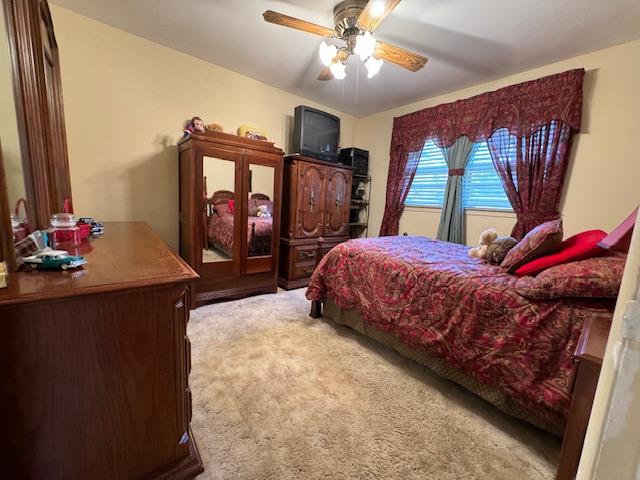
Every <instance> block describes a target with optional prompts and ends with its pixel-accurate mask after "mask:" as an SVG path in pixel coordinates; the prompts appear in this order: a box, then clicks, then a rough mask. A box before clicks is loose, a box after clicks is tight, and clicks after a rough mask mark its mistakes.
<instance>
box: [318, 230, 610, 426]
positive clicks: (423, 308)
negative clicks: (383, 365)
mask: <svg viewBox="0 0 640 480" xmlns="http://www.w3.org/2000/svg"><path fill="white" fill-rule="evenodd" d="M516 280H517V277H515V276H514V275H510V274H507V273H506V272H505V271H504V270H503V269H502V268H500V267H497V266H493V265H489V264H486V263H484V262H482V261H480V260H477V259H473V258H470V257H469V256H468V255H467V248H466V247H464V246H462V245H457V244H452V243H447V242H440V241H437V240H430V239H428V238H424V237H382V238H372V239H359V240H351V241H348V242H345V243H342V244H340V245H338V246H336V247H335V248H334V249H332V250H331V251H330V252H329V253H328V254H327V255H326V256H325V257H324V258H323V260H322V261H321V262H320V264H319V265H318V267H317V268H316V271H315V272H314V273H313V276H312V277H311V282H310V284H309V288H308V290H307V293H306V295H307V298H308V299H309V300H323V299H325V298H331V299H333V300H334V301H335V302H336V304H337V305H338V306H340V307H341V308H343V309H356V310H358V311H359V312H360V314H361V315H362V317H363V318H364V320H365V322H367V323H369V324H371V325H373V326H375V327H377V328H379V329H382V330H384V331H387V332H392V333H393V334H394V335H396V336H397V337H398V338H399V339H400V340H401V341H402V342H404V343H405V344H407V345H409V346H411V347H414V348H420V349H423V350H424V351H426V352H427V353H429V354H432V355H434V356H436V357H439V358H441V359H443V360H445V361H446V362H447V363H448V364H449V365H451V366H453V367H455V368H457V369H459V370H460V371H462V372H464V373H466V374H468V375H470V376H471V377H473V378H475V379H476V380H478V381H479V382H481V383H483V384H485V385H491V386H494V387H498V388H500V389H501V390H502V391H504V392H505V393H506V394H507V395H508V396H509V397H510V398H512V399H513V400H515V401H517V402H518V403H520V404H521V405H523V406H524V407H525V408H527V409H528V410H530V411H531V412H532V413H534V415H536V416H538V417H541V418H544V419H545V420H547V421H550V422H552V423H553V424H558V423H559V422H564V421H565V420H566V415H567V412H568V409H569V403H570V391H569V389H570V386H571V381H572V377H573V374H574V363H573V360H572V353H573V351H574V350H575V347H576V343H577V341H578V338H579V336H580V332H581V330H582V326H583V323H584V320H585V319H586V318H587V317H605V318H611V316H612V312H613V302H612V301H605V300H603V301H600V300H590V301H589V300H584V301H582V300H577V299H576V300H574V299H556V300H545V301H542V300H539V301H538V300H537V301H532V300H527V299H526V298H524V297H522V296H521V295H519V294H518V293H517V292H516V290H515V283H516Z"/></svg>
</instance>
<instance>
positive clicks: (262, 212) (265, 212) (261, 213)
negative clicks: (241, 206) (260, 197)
mask: <svg viewBox="0 0 640 480" xmlns="http://www.w3.org/2000/svg"><path fill="white" fill-rule="evenodd" d="M256 215H257V216H258V217H262V218H271V212H270V211H269V207H267V206H266V205H258V213H257V214H256Z"/></svg>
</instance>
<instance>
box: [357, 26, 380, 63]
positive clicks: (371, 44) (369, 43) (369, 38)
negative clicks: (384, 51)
mask: <svg viewBox="0 0 640 480" xmlns="http://www.w3.org/2000/svg"><path fill="white" fill-rule="evenodd" d="M375 48H376V39H375V38H373V35H371V32H364V33H363V34H362V35H358V36H357V37H356V45H355V47H354V48H353V53H355V54H356V55H359V56H360V59H361V60H362V61H365V60H366V59H367V58H369V57H371V55H373V51H374V50H375Z"/></svg>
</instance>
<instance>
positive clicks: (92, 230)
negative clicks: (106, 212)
mask: <svg viewBox="0 0 640 480" xmlns="http://www.w3.org/2000/svg"><path fill="white" fill-rule="evenodd" d="M78 226H79V227H81V228H88V229H89V234H90V235H95V236H97V235H102V234H103V233H104V225H102V223H101V222H98V221H96V220H95V219H94V218H93V217H80V219H79V220H78Z"/></svg>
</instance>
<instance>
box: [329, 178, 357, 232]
mask: <svg viewBox="0 0 640 480" xmlns="http://www.w3.org/2000/svg"><path fill="white" fill-rule="evenodd" d="M350 198H351V172H350V171H348V170H343V169H341V168H331V167H329V168H328V171H327V197H326V199H327V203H326V213H325V228H324V235H325V236H338V235H347V233H348V232H349V208H350V207H351V203H350Z"/></svg>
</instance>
